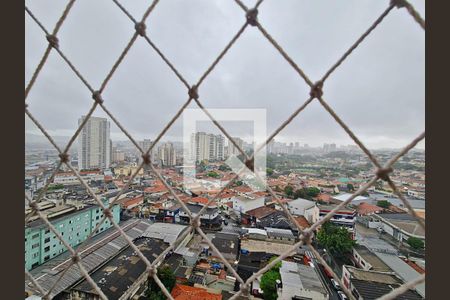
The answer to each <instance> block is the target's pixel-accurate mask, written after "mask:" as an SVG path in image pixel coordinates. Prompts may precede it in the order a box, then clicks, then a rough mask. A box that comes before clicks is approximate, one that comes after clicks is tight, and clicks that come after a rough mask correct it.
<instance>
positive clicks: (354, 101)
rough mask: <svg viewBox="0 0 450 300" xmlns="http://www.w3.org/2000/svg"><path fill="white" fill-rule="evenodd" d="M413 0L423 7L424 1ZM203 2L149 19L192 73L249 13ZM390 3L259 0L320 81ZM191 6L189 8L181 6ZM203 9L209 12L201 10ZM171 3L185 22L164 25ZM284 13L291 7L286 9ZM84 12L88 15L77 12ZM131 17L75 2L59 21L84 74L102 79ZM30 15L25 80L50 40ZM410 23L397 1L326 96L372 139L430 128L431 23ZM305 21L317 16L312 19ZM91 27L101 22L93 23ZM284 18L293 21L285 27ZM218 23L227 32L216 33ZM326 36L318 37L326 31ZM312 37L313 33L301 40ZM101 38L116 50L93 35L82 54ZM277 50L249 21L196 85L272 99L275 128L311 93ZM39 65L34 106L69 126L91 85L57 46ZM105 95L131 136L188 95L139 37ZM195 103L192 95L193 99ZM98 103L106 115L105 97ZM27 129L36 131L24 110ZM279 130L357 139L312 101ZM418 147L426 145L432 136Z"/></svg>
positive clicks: (401, 139) (296, 137) (251, 102)
mask: <svg viewBox="0 0 450 300" xmlns="http://www.w3.org/2000/svg"><path fill="white" fill-rule="evenodd" d="M413 2H414V5H415V7H416V8H417V9H419V11H420V12H421V13H423V12H424V4H423V3H421V2H420V1H413ZM416 2H417V3H416ZM29 5H30V9H32V10H33V11H34V12H35V13H36V15H37V16H38V17H39V18H41V19H43V20H45V25H46V26H49V25H50V24H52V23H53V22H54V20H56V18H57V15H58V14H59V12H58V11H59V10H58V7H56V8H53V7H51V6H49V5H48V4H46V3H42V4H39V5H38V4H36V3H33V2H30V3H29ZM60 5H62V4H60ZM196 5H198V6H196V7H197V8H198V9H196V10H192V9H190V8H189V5H188V4H187V3H183V2H177V1H173V2H172V1H171V2H168V3H164V4H162V5H160V7H159V9H158V12H157V13H156V14H155V15H152V17H151V18H150V19H149V21H148V22H149V24H150V26H151V27H152V28H153V29H152V38H154V42H155V44H156V45H157V46H159V47H160V48H161V50H162V51H163V52H164V53H166V55H167V57H168V59H169V60H170V61H172V62H173V63H174V64H175V65H176V66H177V67H178V68H179V70H180V72H181V73H182V75H183V76H184V77H186V78H187V80H188V82H189V83H194V82H195V81H196V80H197V79H198V78H199V77H200V75H201V74H202V73H203V72H204V70H205V69H206V68H207V66H208V65H209V64H210V63H211V62H212V61H213V60H214V58H215V57H216V56H217V55H218V53H219V52H220V51H221V49H222V48H223V47H224V46H225V45H226V43H227V42H228V41H229V39H230V38H231V37H232V36H233V35H234V34H235V33H236V32H237V30H238V29H239V26H240V24H241V23H242V22H243V21H244V20H243V19H242V15H241V11H240V9H239V7H237V6H236V5H235V3H232V1H231V2H230V3H228V1H202V2H200V3H197V4H196ZM384 5H385V3H383V2H380V1H371V2H368V3H362V2H360V1H346V2H345V3H343V4H337V3H333V4H330V3H328V2H324V1H314V2H307V3H303V2H302V3H299V2H297V1H286V3H284V5H283V6H279V5H277V4H276V3H271V2H268V3H264V4H263V6H264V9H262V10H261V14H260V16H259V18H261V20H262V22H263V23H264V24H265V25H266V26H267V27H268V29H270V30H269V31H270V32H271V33H272V34H273V36H274V38H276V39H277V40H278V41H279V43H280V44H281V46H283V47H284V48H285V49H286V51H287V52H288V53H289V54H290V55H291V56H292V57H293V59H294V61H295V62H296V63H297V64H298V65H299V66H300V67H301V68H302V69H303V70H304V71H305V73H306V74H308V76H310V78H311V80H313V81H314V80H317V79H318V78H320V77H321V76H322V75H323V73H324V72H325V71H326V70H327V69H328V68H329V67H330V66H331V65H332V64H333V63H334V61H335V60H336V58H338V57H339V56H340V55H342V53H343V52H344V51H345V50H346V49H348V47H349V46H350V45H351V44H352V43H353V42H354V41H355V40H356V38H357V37H358V36H359V35H360V34H361V32H363V31H364V30H366V28H367V26H368V25H369V24H370V23H371V22H372V21H373V20H375V19H376V18H377V17H378V15H379V13H381V12H382V11H383V10H384V9H385V7H384ZM144 6H145V5H144V4H143V2H136V3H135V2H132V3H129V4H127V7H129V9H130V10H131V11H133V12H140V11H142V10H143V8H144ZM292 10H295V11H297V12H298V14H300V15H296V16H295V17H294V16H293V15H292V14H290V13H289V12H290V11H292ZM100 11H101V12H102V15H103V16H104V23H102V25H101V26H98V24H94V20H95V19H96V18H95V17H94V16H95V14H96V13H98V12H100ZM184 11H189V14H184V13H181V12H184ZM201 11H208V12H209V14H208V15H206V16H204V15H203V14H202V13H201ZM306 12H308V13H306ZM319 12H321V14H319ZM174 14H175V16H176V17H177V18H179V19H180V21H181V22H177V23H176V24H173V26H171V27H167V26H158V24H161V23H164V22H165V21H166V20H167V19H172V18H173V17H174ZM284 15H285V16H286V18H280V16H284ZM319 15H320V18H318V16H319ZM355 16H357V17H355ZM80 17H83V21H84V22H78V20H80ZM128 21H129V20H127V19H126V18H123V16H121V15H120V11H117V9H116V8H115V7H114V6H113V5H112V4H111V5H104V4H100V3H92V4H87V3H79V4H77V6H76V9H75V10H74V14H73V15H71V17H70V18H69V19H68V20H67V23H66V24H65V26H64V27H63V28H62V29H61V32H60V33H59V38H60V44H61V47H62V49H66V48H67V50H68V51H69V52H68V53H67V55H68V56H69V57H70V58H71V59H72V60H73V61H74V63H75V64H76V65H77V66H78V67H79V68H80V71H81V72H82V73H83V74H89V76H88V79H89V81H92V82H93V84H94V85H95V86H98V85H99V84H100V82H101V80H102V79H103V78H104V76H105V75H106V74H107V73H108V71H109V68H110V66H111V64H112V62H113V61H114V60H115V59H117V57H118V55H119V54H120V52H121V51H122V49H123V47H124V46H125V45H126V43H127V41H128V39H129V36H130V34H131V33H132V31H133V27H132V26H131V25H130V24H129V22H128ZM318 22H320V23H318ZM26 23H27V24H26V26H27V27H26V28H27V31H26V61H27V63H26V69H25V79H26V81H29V79H30V77H31V74H32V70H33V69H34V67H35V66H36V65H37V63H38V61H39V59H40V55H41V53H43V51H44V49H45V47H46V40H45V39H44V38H41V35H42V33H41V32H40V31H39V28H38V27H37V26H36V24H34V23H33V21H32V20H31V19H30V18H26ZM181 23H183V26H180V24H181ZM412 23H413V22H412V20H410V18H408V15H406V14H403V13H402V12H401V11H397V10H394V11H393V12H392V16H391V15H390V16H388V17H387V18H386V22H383V24H382V25H381V26H379V27H378V28H376V30H375V31H374V32H373V34H372V35H370V37H368V38H367V40H366V42H365V43H362V44H361V45H360V46H359V47H358V48H357V49H356V50H355V51H354V53H353V54H352V55H351V57H349V59H348V60H346V61H345V62H344V63H343V64H342V66H341V67H340V68H339V69H338V70H337V72H336V74H335V75H333V76H331V77H330V78H329V80H327V82H326V84H325V86H324V97H325V99H326V100H327V101H329V104H330V105H331V106H332V108H333V109H335V110H336V112H337V113H338V115H340V116H341V117H342V119H343V121H344V122H345V123H346V124H347V125H348V126H349V127H350V128H352V129H354V130H355V134H356V136H358V137H359V138H360V139H361V141H362V142H363V143H364V144H365V145H366V146H367V147H368V148H402V147H403V146H405V145H406V144H408V143H409V142H410V141H411V139H413V138H415V137H416V136H417V135H418V134H419V133H421V132H422V131H423V128H424V121H425V117H424V115H425V114H424V111H425V109H424V103H425V101H424V91H425V88H424V86H425V85H424V83H425V77H424V76H425V75H424V66H425V64H424V61H425V58H424V53H425V52H424V51H425V50H424V47H417V45H421V44H423V41H424V35H422V34H419V33H420V28H416V27H415V26H411V25H412ZM304 24H311V27H305V26H304ZM319 24H320V26H318V25H319ZM148 26H149V25H148ZM92 27H96V28H97V30H99V32H92V31H91V30H90V28H92ZM286 27H289V28H290V30H289V31H285V30H282V29H284V28H286ZM193 28H203V30H199V31H196V30H192V29H193ZM112 32H114V34H111V33H112ZM217 32H221V34H220V35H217V34H216V33H217ZM192 34H194V35H193V36H190V35H192ZM189 36H190V37H189ZM318 36H320V37H322V38H321V39H320V43H319V40H318V39H317V37H318ZM187 37H189V38H187ZM179 39H181V40H179ZM200 39H201V40H203V41H204V43H203V44H202V46H201V47H200V44H199V43H197V41H198V40H200ZM304 40H308V41H312V42H310V43H304V42H302V41H304ZM180 42H181V43H183V45H185V46H184V47H183V51H179V47H178V45H179V43H180ZM98 43H102V44H103V45H108V48H109V49H110V51H108V52H107V53H105V51H103V49H102V47H90V49H89V55H85V54H86V52H85V51H84V50H83V48H82V47H84V45H86V44H92V45H97V44H98ZM296 49H298V51H295V50H296ZM275 54H277V53H276V52H275V50H274V49H273V47H272V46H271V45H270V44H269V43H268V42H267V41H266V40H264V39H263V38H261V36H260V35H259V34H258V33H257V32H256V31H254V30H249V31H246V32H245V33H244V34H243V36H242V39H240V40H239V41H238V42H237V43H236V45H235V47H233V49H231V51H229V53H227V55H225V57H224V59H223V61H222V62H220V63H219V64H218V65H217V67H216V69H215V70H214V71H213V72H212V73H211V75H210V77H209V78H208V79H207V80H206V81H205V83H204V84H203V85H202V86H201V88H200V90H199V95H200V99H201V101H202V102H203V104H204V106H205V107H206V108H244V107H245V108H266V109H267V116H268V127H267V131H268V132H269V133H271V132H273V131H274V130H275V129H276V128H277V127H278V126H279V125H280V124H281V123H282V122H283V121H284V120H285V119H286V118H287V117H288V116H289V115H290V114H291V113H292V111H294V110H295V109H296V108H298V107H299V106H300V105H301V104H303V102H304V101H306V99H307V96H308V94H309V89H308V87H307V86H306V85H305V84H304V83H303V82H302V80H301V79H300V78H298V76H297V74H295V73H294V72H293V71H292V70H291V68H290V67H289V66H288V65H287V64H286V62H285V61H284V60H283V59H282V58H281V57H280V56H279V55H275ZM374 58H377V59H374ZM93 66H95V67H93ZM255 73H257V74H258V76H257V78H256V79H255V78H253V76H254V74H255ZM40 76H41V78H40V80H38V81H37V82H36V85H35V87H34V89H33V91H32V92H31V93H30V95H29V101H28V104H29V109H30V111H31V112H32V113H33V114H34V115H35V116H36V118H37V119H38V120H40V121H41V122H42V123H43V125H44V127H45V128H46V129H48V130H49V131H50V132H51V133H52V134H54V135H63V136H69V135H72V134H73V133H74V132H75V129H74V124H76V120H77V118H78V116H79V115H83V114H86V112H87V111H88V109H89V106H90V105H91V104H92V99H91V95H90V94H89V93H88V92H87V91H86V90H85V89H84V88H83V86H82V84H81V83H80V82H79V80H78V78H76V76H74V74H72V72H71V70H70V69H68V68H67V67H66V66H65V64H64V62H62V61H61V60H60V59H59V58H58V57H57V56H56V55H55V56H53V55H51V56H50V57H49V59H48V63H47V64H46V67H45V68H43V70H42V72H41V74H40ZM55 78H58V79H57V80H55ZM56 83H57V84H56ZM368 83H370V85H369V84H368ZM103 96H104V99H105V106H106V107H107V108H108V109H109V110H110V111H111V112H112V113H113V114H114V115H116V117H117V119H118V120H119V121H120V122H121V123H123V125H124V127H125V128H127V130H128V131H129V132H130V134H131V136H133V137H134V138H135V139H143V138H151V139H154V138H155V137H156V136H157V135H158V134H159V132H160V131H161V130H162V129H163V128H164V125H165V124H167V122H168V121H169V120H170V119H171V118H172V117H173V116H174V114H175V113H176V111H177V109H178V108H179V107H181V105H182V104H183V103H184V101H185V100H183V99H185V98H186V97H187V91H186V90H185V87H183V86H182V85H181V84H180V82H179V81H178V80H177V78H176V77H175V76H174V75H173V74H172V73H171V71H170V69H168V68H167V66H166V65H165V64H164V63H163V62H162V61H161V59H160V58H159V57H157V54H155V53H154V51H152V49H149V48H148V45H145V43H141V42H140V41H138V42H137V43H136V44H135V45H134V47H133V48H132V49H131V50H130V55H129V56H127V57H126V59H125V60H124V62H123V64H121V66H120V67H119V68H118V70H117V72H116V74H115V75H114V76H113V77H112V79H111V82H110V84H109V85H108V88H106V89H105V92H104V94H103ZM54 99H61V100H60V101H54ZM150 99H158V100H160V101H162V102H161V103H162V104H161V105H158V106H157V107H149V106H148V103H149V102H150ZM362 103H364V105H362ZM49 107H51V109H49ZM195 107H196V106H195V105H193V104H191V105H189V106H188V108H195ZM94 115H98V116H99V117H105V116H106V115H105V113H104V112H103V111H102V110H101V109H100V108H97V109H96V111H95V112H94ZM26 129H27V131H28V132H37V128H36V127H34V125H32V124H31V122H30V120H28V119H26ZM166 134H167V136H168V139H169V140H175V138H174V137H176V136H181V122H178V121H177V122H175V123H174V124H173V127H172V128H171V129H170V130H169V131H168V132H167V133H166ZM230 134H232V135H234V136H239V135H240V132H239V131H238V130H236V131H235V132H231V133H230ZM281 134H282V135H283V136H285V137H286V141H291V140H292V141H305V143H308V144H311V145H314V144H322V143H329V142H333V143H336V144H349V143H350V142H349V140H350V139H349V138H348V136H347V134H346V133H345V132H344V130H343V129H342V128H340V127H339V125H337V124H336V123H335V122H334V120H333V119H332V117H331V116H330V115H329V114H328V113H327V112H326V111H325V110H324V109H323V107H321V105H320V104H319V103H318V102H316V101H313V102H312V103H311V104H310V105H309V106H308V107H307V108H306V109H305V110H304V111H303V112H302V113H300V115H299V116H298V117H296V118H295V120H294V121H293V122H292V123H291V124H290V125H289V126H288V127H287V128H286V129H285V130H283V131H282V132H281ZM111 137H112V139H113V140H121V139H125V136H124V135H123V134H122V133H120V130H119V129H118V128H117V126H116V125H115V124H113V122H112V123H111ZM419 147H421V148H424V143H423V142H422V143H421V144H420V145H419Z"/></svg>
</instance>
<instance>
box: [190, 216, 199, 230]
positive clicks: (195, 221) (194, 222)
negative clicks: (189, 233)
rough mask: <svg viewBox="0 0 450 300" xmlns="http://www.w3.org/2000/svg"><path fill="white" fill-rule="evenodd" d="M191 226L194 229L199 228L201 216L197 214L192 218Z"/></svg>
mask: <svg viewBox="0 0 450 300" xmlns="http://www.w3.org/2000/svg"><path fill="white" fill-rule="evenodd" d="M191 226H192V228H194V229H197V228H199V227H200V217H199V216H196V217H194V218H193V219H192V220H191Z"/></svg>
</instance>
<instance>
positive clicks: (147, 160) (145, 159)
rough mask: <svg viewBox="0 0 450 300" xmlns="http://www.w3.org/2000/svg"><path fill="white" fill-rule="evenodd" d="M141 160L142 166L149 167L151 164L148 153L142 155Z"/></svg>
mask: <svg viewBox="0 0 450 300" xmlns="http://www.w3.org/2000/svg"><path fill="white" fill-rule="evenodd" d="M142 160H143V161H144V164H146V165H149V164H150V163H151V159H150V154H149V153H144V154H142Z"/></svg>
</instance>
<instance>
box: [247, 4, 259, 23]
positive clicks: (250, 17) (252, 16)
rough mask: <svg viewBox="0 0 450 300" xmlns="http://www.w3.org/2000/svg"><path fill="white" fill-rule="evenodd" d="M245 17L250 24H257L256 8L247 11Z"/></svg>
mask: <svg viewBox="0 0 450 300" xmlns="http://www.w3.org/2000/svg"><path fill="white" fill-rule="evenodd" d="M246 17H247V23H248V24H250V25H251V26H256V25H258V9H256V8H252V9H249V10H248V11H247V14H246Z"/></svg>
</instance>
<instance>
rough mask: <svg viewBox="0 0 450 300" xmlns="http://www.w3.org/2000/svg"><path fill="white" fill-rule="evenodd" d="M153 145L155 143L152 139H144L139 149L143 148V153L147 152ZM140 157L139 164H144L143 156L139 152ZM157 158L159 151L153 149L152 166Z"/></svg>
mask: <svg viewBox="0 0 450 300" xmlns="http://www.w3.org/2000/svg"><path fill="white" fill-rule="evenodd" d="M152 145H153V142H152V140H150V139H144V140H143V141H141V142H139V147H141V149H142V151H144V152H146V151H147V150H148V149H149V148H150V147H151V146H152ZM136 150H137V149H136ZM137 152H138V151H137ZM138 155H139V162H138V163H139V164H140V163H142V156H141V153H140V152H138ZM157 156H158V151H157V149H156V147H154V148H153V149H152V151H151V152H150V161H151V162H152V164H154V163H155V162H156V160H157Z"/></svg>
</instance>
